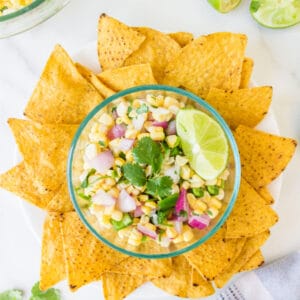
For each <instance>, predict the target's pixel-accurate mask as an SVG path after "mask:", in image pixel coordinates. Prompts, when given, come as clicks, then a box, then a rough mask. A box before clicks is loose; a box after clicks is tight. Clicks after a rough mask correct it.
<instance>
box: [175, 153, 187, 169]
mask: <svg viewBox="0 0 300 300" xmlns="http://www.w3.org/2000/svg"><path fill="white" fill-rule="evenodd" d="M188 162H189V160H188V159H187V158H186V157H185V156H180V155H176V165H178V166H179V167H182V166H184V165H186V164H187V163H188Z"/></svg>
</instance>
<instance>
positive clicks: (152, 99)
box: [146, 95, 164, 107]
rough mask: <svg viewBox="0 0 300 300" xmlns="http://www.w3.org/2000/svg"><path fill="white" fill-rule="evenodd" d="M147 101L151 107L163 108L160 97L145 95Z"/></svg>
mask: <svg viewBox="0 0 300 300" xmlns="http://www.w3.org/2000/svg"><path fill="white" fill-rule="evenodd" d="M146 99H147V101H148V102H149V103H150V104H151V105H153V106H157V107H158V106H163V105H164V98H163V97H162V96H160V95H159V96H154V95H147V97H146Z"/></svg>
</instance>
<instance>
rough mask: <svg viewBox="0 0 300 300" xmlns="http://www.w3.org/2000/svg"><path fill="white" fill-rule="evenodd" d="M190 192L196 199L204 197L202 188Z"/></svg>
mask: <svg viewBox="0 0 300 300" xmlns="http://www.w3.org/2000/svg"><path fill="white" fill-rule="evenodd" d="M192 192H193V194H194V195H195V196H196V197H198V198H201V197H203V196H204V189H203V188H193V189H192Z"/></svg>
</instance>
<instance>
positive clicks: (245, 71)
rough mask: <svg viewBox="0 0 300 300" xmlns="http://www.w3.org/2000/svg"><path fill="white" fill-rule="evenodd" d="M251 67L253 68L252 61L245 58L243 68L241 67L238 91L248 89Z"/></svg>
mask: <svg viewBox="0 0 300 300" xmlns="http://www.w3.org/2000/svg"><path fill="white" fill-rule="evenodd" d="M253 66H254V61H253V59H252V58H249V57H245V58H244V61H243V67H242V75H241V83H240V89H245V88H248V87H249V84H250V79H251V75H252V71H253Z"/></svg>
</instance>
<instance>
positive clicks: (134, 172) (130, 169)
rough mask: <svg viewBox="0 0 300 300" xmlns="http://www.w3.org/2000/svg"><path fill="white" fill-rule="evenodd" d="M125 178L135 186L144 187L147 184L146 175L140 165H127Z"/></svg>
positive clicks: (125, 166) (124, 167) (124, 171)
mask: <svg viewBox="0 0 300 300" xmlns="http://www.w3.org/2000/svg"><path fill="white" fill-rule="evenodd" d="M123 173H124V177H125V178H126V179H127V180H128V181H129V182H130V183H132V184H133V185H136V186H143V185H145V183H146V174H145V171H144V170H143V169H142V167H141V166H139V165H138V164H131V163H127V164H125V165H124V166H123Z"/></svg>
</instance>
